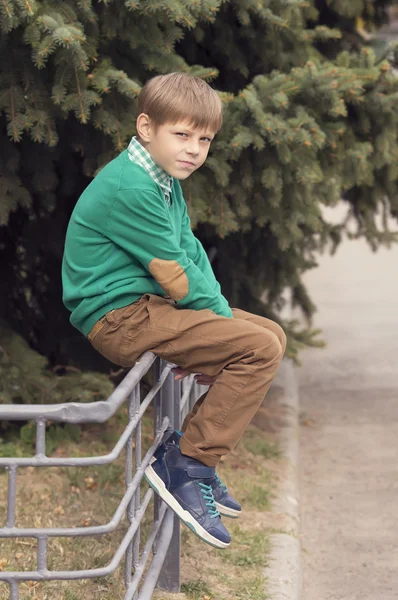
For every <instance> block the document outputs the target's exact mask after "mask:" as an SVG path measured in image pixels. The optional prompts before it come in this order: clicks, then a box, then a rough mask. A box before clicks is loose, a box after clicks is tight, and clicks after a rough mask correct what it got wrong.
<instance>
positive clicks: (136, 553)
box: [129, 385, 142, 569]
mask: <svg viewBox="0 0 398 600" xmlns="http://www.w3.org/2000/svg"><path fill="white" fill-rule="evenodd" d="M140 403H141V394H140V386H139V385H137V387H136V389H135V395H134V406H133V411H134V416H136V415H138V413H139V412H140ZM141 444H142V424H141V421H139V423H138V424H137V427H136V430H135V470H136V472H137V471H138V469H139V468H140V466H141V462H142V451H141ZM140 491H141V486H140V485H139V486H138V487H137V491H136V493H135V501H134V503H131V504H130V515H129V517H130V519H132V518H133V517H134V516H135V515H136V513H137V512H138V511H139V509H140V505H141V498H140ZM140 537H141V528H140V527H138V529H137V531H136V533H135V535H134V538H133V567H134V569H136V568H137V567H138V563H139V561H140Z"/></svg>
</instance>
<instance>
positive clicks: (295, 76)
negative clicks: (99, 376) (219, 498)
mask: <svg viewBox="0 0 398 600" xmlns="http://www.w3.org/2000/svg"><path fill="white" fill-rule="evenodd" d="M388 4H389V2H385V1H376V2H369V1H368V0H356V1H353V2H350V3H347V2H344V1H343V0H328V1H322V2H321V1H315V0H306V1H305V2H304V1H303V0H284V1H280V0H203V1H201V2H199V1H190V2H188V1H185V0H163V1H161V0H142V1H141V2H138V1H134V0H125V1H124V2H121V1H117V0H103V1H102V2H94V1H92V0H81V1H77V2H74V1H73V0H64V1H60V0H59V1H58V0H46V1H39V0H3V2H1V3H0V17H1V29H2V37H1V42H0V43H1V51H2V56H3V57H5V56H6V57H7V59H6V60H3V69H2V73H1V74H0V112H1V119H2V122H3V128H2V130H1V131H0V153H1V155H0V158H1V160H0V178H1V186H0V223H1V225H2V227H1V228H0V236H1V237H0V245H1V251H2V256H3V260H2V264H1V267H0V269H1V271H0V274H1V279H2V283H3V289H4V292H3V297H2V299H1V301H0V302H1V303H0V314H2V315H4V316H5V318H6V319H7V320H8V322H9V323H10V324H11V325H12V326H13V327H14V328H15V329H16V330H17V331H18V332H20V333H22V335H23V336H24V337H25V339H27V340H28V341H29V343H30V344H31V345H32V346H33V347H34V348H36V349H38V350H40V351H41V352H42V353H44V354H46V355H47V356H48V357H49V359H50V361H51V362H53V363H54V362H59V361H60V360H61V361H65V362H67V361H69V362H75V363H79V362H82V361H83V360H84V356H85V355H86V353H87V350H88V346H87V344H86V343H85V342H84V340H83V338H82V336H80V335H79V334H78V333H77V332H75V331H73V330H72V327H71V326H69V325H68V322H67V321H68V314H67V312H66V310H65V309H64V308H63V306H62V304H61V286H60V261H61V257H62V251H63V240H64V235H65V230H66V225H67V222H68V219H69V216H70V213H71V211H72V209H73V206H74V204H75V202H76V200H77V198H78V196H79V194H80V193H81V191H82V190H83V189H84V187H85V186H86V185H87V184H88V182H89V181H90V180H91V178H92V177H93V176H94V175H95V173H96V172H97V171H98V170H99V169H100V168H101V167H102V166H103V165H104V164H106V162H108V161H109V160H110V159H111V158H113V157H114V156H115V154H116V153H117V152H119V151H121V150H122V149H124V148H125V146H126V144H127V143H128V141H129V139H130V137H131V136H132V135H133V134H134V133H135V119H136V116H137V114H136V98H137V95H138V93H139V90H140V89H141V87H142V85H143V84H144V83H145V81H146V80H147V79H148V78H149V77H152V76H153V75H155V74H158V73H167V72H171V71H186V72H190V73H192V74H195V75H198V76H199V77H202V78H204V79H205V80H206V81H208V82H209V83H211V84H212V85H213V86H214V87H215V88H216V89H217V90H218V91H219V93H220V96H221V98H222V100H223V103H224V107H225V119H224V126H223V129H222V131H221V133H220V134H219V135H218V136H217V138H216V141H215V142H214V143H213V147H212V150H211V153H210V156H209V158H208V160H207V161H206V163H205V165H204V166H203V167H202V168H201V169H200V171H199V172H196V173H194V174H193V175H192V176H191V177H190V178H189V179H188V180H186V181H185V182H184V185H183V189H184V193H185V198H186V200H187V204H188V208H189V213H190V215H191V220H192V223H193V226H194V227H195V228H196V234H197V235H198V237H200V239H201V240H202V242H203V243H204V245H205V247H211V246H215V247H216V248H217V250H218V252H217V257H216V261H215V270H216V274H217V276H218V278H219V280H220V282H221V284H222V287H223V291H224V292H225V295H226V296H227V298H228V299H229V301H230V303H231V305H232V306H239V307H241V308H243V309H246V310H249V311H251V312H256V313H258V314H264V315H267V316H270V317H271V318H277V313H278V310H279V309H280V308H281V306H282V304H283V295H282V294H283V291H284V289H285V288H286V287H289V288H291V289H292V292H293V298H294V301H295V302H296V303H297V304H298V305H299V306H300V307H301V308H302V309H303V311H304V313H305V314H306V315H307V316H308V317H310V316H311V314H312V313H313V311H314V306H313V305H312V303H311V300H310V298H309V297H308V295H307V292H306V290H305V288H304V286H303V285H302V283H301V275H302V273H303V272H304V271H305V270H306V269H309V268H311V267H313V266H314V264H315V255H316V252H317V251H318V250H319V249H322V248H325V247H326V246H330V245H331V247H332V248H335V247H336V246H337V245H338V243H339V241H340V240H341V236H342V234H343V233H344V231H346V230H347V227H348V223H349V218H352V219H353V220H354V223H355V224H356V231H355V233H354V234H352V235H357V236H365V237H366V239H367V240H368V241H369V243H370V244H371V245H372V247H373V248H375V249H376V248H377V247H378V246H379V244H388V243H391V242H392V241H393V240H394V239H395V238H394V234H392V233H391V232H389V231H388V228H387V216H388V215H392V216H394V217H397V216H398V193H397V192H398V187H397V186H398V162H397V155H398V142H397V132H398V111H397V108H396V107H397V105H398V104H397V100H398V79H397V77H396V76H395V75H394V73H393V71H392V69H391V65H392V63H394V61H396V58H397V52H396V51H394V50H393V49H391V50H390V51H387V50H386V51H383V52H381V53H380V52H379V53H378V54H377V55H376V54H375V52H374V51H373V50H372V48H371V47H370V45H369V44H370V41H371V40H370V41H369V39H366V37H367V36H366V35H365V36H364V35H363V31H367V30H368V29H370V24H371V26H372V27H377V26H379V25H380V24H381V23H382V22H383V21H384V19H385V10H386V7H387V5H388ZM341 198H343V199H344V201H345V202H346V203H347V208H348V212H349V214H348V216H347V220H346V221H345V222H344V223H342V224H340V225H332V224H330V223H328V222H327V220H326V219H325V217H324V216H323V212H322V207H324V206H326V207H327V206H333V205H335V204H336V203H337V202H338V201H339V200H340V199H341ZM380 208H381V209H382V210H383V215H384V222H383V228H382V229H381V230H380V229H379V228H378V227H377V225H376V215H377V214H378V212H379V211H380ZM264 290H267V294H266V298H265V297H264V295H263V292H264ZM285 326H286V327H287V329H288V331H289V333H290V346H289V352H290V355H292V356H295V355H296V354H297V349H298V348H299V347H300V344H312V343H313V344H314V343H316V342H315V341H314V332H312V331H311V330H305V331H299V330H298V328H297V326H296V325H295V324H294V323H293V324H292V323H291V324H285ZM79 351H80V353H79ZM89 366H91V365H89Z"/></svg>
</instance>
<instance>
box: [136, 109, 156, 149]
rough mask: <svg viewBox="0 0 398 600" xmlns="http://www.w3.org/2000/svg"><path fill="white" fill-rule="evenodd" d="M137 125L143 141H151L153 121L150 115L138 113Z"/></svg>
mask: <svg viewBox="0 0 398 600" xmlns="http://www.w3.org/2000/svg"><path fill="white" fill-rule="evenodd" d="M136 127H137V134H138V136H139V138H140V139H141V140H142V141H143V142H149V141H150V140H151V133H152V123H151V119H150V117H149V116H148V115H147V114H145V113H141V114H140V115H138V117H137V123H136Z"/></svg>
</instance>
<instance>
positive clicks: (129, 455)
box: [124, 384, 139, 588]
mask: <svg viewBox="0 0 398 600" xmlns="http://www.w3.org/2000/svg"><path fill="white" fill-rule="evenodd" d="M138 385H139V384H138ZM134 392H135V390H133V391H132V392H131V393H130V395H129V399H128V406H127V410H128V418H129V422H130V421H131V419H132V418H133V416H134ZM132 479H133V434H131V435H130V436H129V438H128V440H127V443H126V470H125V482H126V488H127V487H128V486H129V485H130V483H131V481H132ZM133 504H134V497H133V498H132V499H131V500H130V502H129V504H128V506H127V518H128V519H129V521H130V511H131V506H132V505H133ZM130 522H131V521H130ZM132 567H133V542H132V541H131V542H130V544H129V545H128V547H127V550H126V557H125V573H124V582H125V585H126V588H128V586H129V585H130V583H131V570H132Z"/></svg>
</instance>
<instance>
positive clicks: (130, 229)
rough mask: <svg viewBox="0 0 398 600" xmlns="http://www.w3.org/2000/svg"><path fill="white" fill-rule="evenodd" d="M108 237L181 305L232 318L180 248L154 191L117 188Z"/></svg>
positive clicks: (226, 307) (223, 303) (200, 272)
mask: <svg viewBox="0 0 398 600" xmlns="http://www.w3.org/2000/svg"><path fill="white" fill-rule="evenodd" d="M108 235H109V238H110V239H111V240H112V241H113V242H114V243H115V244H117V245H118V246H119V247H121V248H122V249H123V250H124V251H125V252H127V253H128V254H130V255H131V256H134V257H135V258H136V259H137V260H138V261H139V262H140V263H141V264H142V265H143V267H144V268H145V269H146V270H147V271H149V272H150V273H151V275H152V277H153V278H154V279H155V280H156V281H157V282H158V283H159V285H160V286H161V288H162V289H163V290H164V291H165V292H166V294H167V295H169V296H170V297H171V298H172V299H173V300H175V301H176V302H177V303H178V305H179V306H181V307H183V308H192V309H195V310H202V309H210V310H212V311H213V312H215V313H216V314H218V315H221V316H224V317H229V318H233V315H232V311H231V309H230V308H229V306H228V303H227V304H225V302H226V301H225V299H223V296H221V294H220V292H219V291H218V289H217V288H216V286H215V285H214V284H211V283H210V282H209V281H208V279H207V278H206V277H205V275H204V274H203V273H202V271H201V269H200V268H199V267H198V266H196V264H195V263H194V262H193V260H192V259H191V258H190V257H189V256H188V254H187V252H186V250H185V249H183V248H181V246H180V244H179V242H178V240H177V237H176V235H175V232H174V229H173V227H172V225H171V223H170V220H169V216H168V214H167V209H166V205H165V203H164V201H163V199H162V198H161V197H160V195H158V194H157V193H156V192H155V191H153V190H150V189H148V190H137V189H123V190H119V192H118V194H117V196H116V199H115V201H114V203H113V206H112V209H111V212H110V219H109V229H108Z"/></svg>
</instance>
